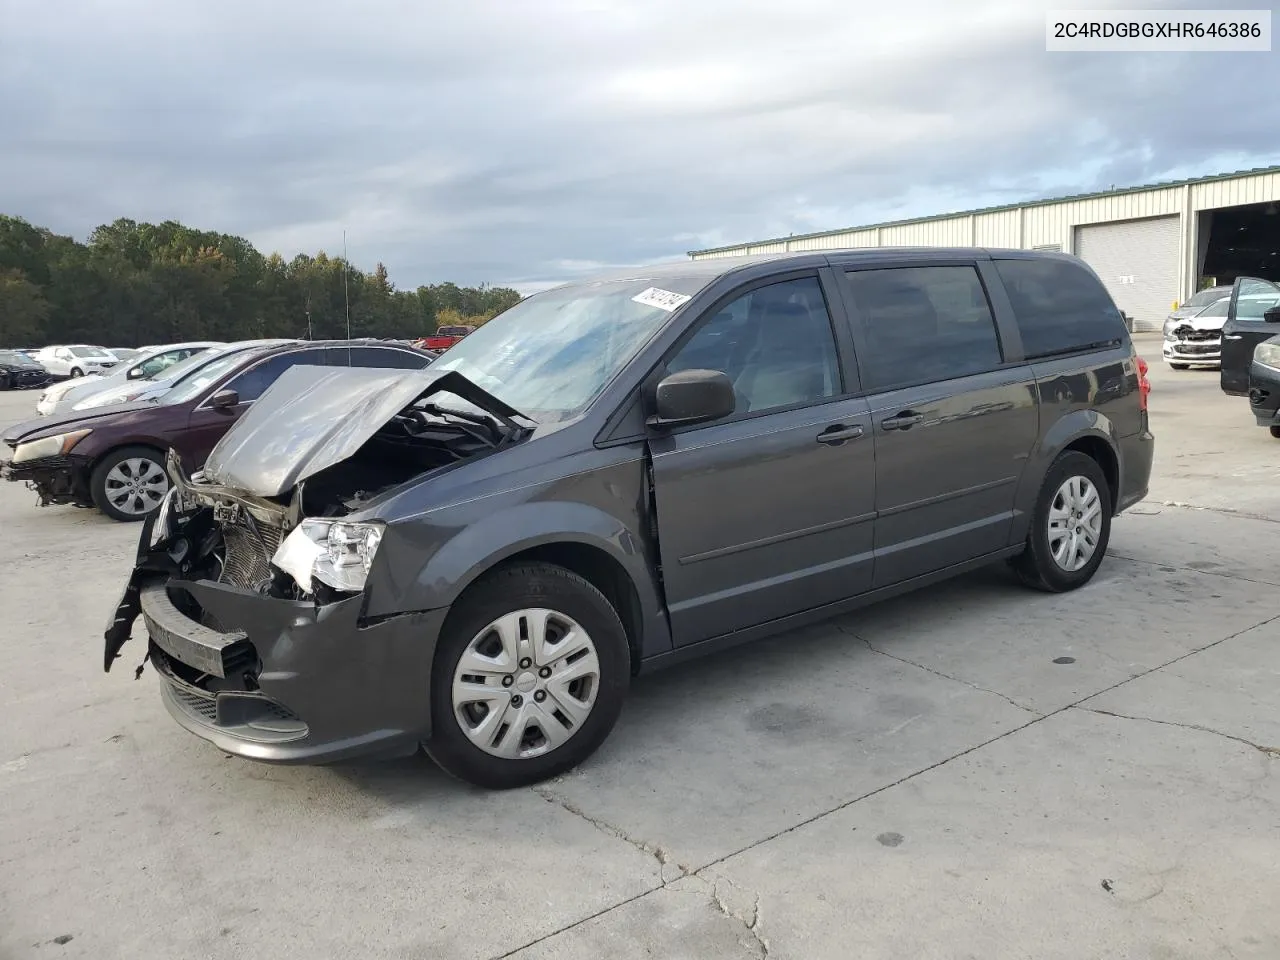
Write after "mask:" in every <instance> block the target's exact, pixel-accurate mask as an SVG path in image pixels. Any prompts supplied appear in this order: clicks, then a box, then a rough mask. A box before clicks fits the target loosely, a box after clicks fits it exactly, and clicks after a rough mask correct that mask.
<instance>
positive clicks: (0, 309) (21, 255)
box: [0, 215, 520, 349]
mask: <svg viewBox="0 0 1280 960" xmlns="http://www.w3.org/2000/svg"><path fill="white" fill-rule="evenodd" d="M519 300H520V294H519V293H517V292H516V291H515V290H512V289H510V288H506V287H491V286H488V285H485V284H482V285H481V286H479V287H460V286H458V285H456V284H453V283H438V284H431V285H428V286H420V287H418V288H416V289H414V290H398V289H396V288H395V286H394V285H393V284H392V283H391V280H390V278H389V277H388V276H387V270H386V267H384V266H383V265H382V264H381V263H379V264H378V265H377V266H376V267H375V268H374V270H373V271H372V272H370V273H365V272H363V271H361V270H357V269H355V268H354V267H352V266H351V265H350V264H348V263H347V262H346V260H345V259H343V258H342V257H335V256H330V255H328V254H326V253H324V252H323V251H321V252H319V253H317V254H316V255H315V256H308V255H306V254H299V255H298V256H296V257H294V258H293V259H292V260H285V259H284V258H283V257H281V256H280V254H278V253H272V254H269V255H264V254H262V253H260V252H259V251H258V250H256V249H255V248H254V246H253V244H251V243H249V241H247V240H245V239H244V238H242V237H236V236H231V235H230V234H225V233H216V232H212V231H207V230H196V229H194V228H191V227H187V226H183V225H182V224H180V223H176V222H174V221H165V222H164V223H159V224H151V223H137V222H135V221H133V220H127V219H121V220H116V221H115V222H114V223H111V224H106V225H103V226H100V227H98V228H97V229H95V230H94V231H93V232H92V233H91V234H90V235H89V238H88V242H87V243H81V242H79V241H77V240H75V239H74V238H72V237H67V236H61V235H59V234H55V233H53V232H52V231H50V230H47V229H44V228H42V227H36V226H33V225H32V224H30V223H28V222H27V221H26V220H23V219H21V218H19V217H10V216H4V215H0V349H2V348H7V347H40V346H45V345H46V344H51V343H93V344H100V345H104V346H116V347H136V346H141V345H145V344H152V343H177V342H181V341H184V340H225V341H232V340H253V339H258V338H262V337H300V338H306V337H308V336H309V337H310V338H312V339H317V340H319V339H341V338H344V337H345V336H346V332H347V313H348V303H349V305H350V318H351V336H353V337H394V338H401V339H411V338H416V337H422V336H426V335H428V334H430V333H432V332H434V331H435V329H436V328H437V327H439V326H444V325H448V324H458V323H466V324H472V325H479V324H482V323H484V322H485V321H486V320H488V319H489V318H490V317H493V316H495V315H496V314H498V313H501V312H502V311H503V310H506V309H507V308H508V307H511V306H513V305H514V304H516V303H518V302H519Z"/></svg>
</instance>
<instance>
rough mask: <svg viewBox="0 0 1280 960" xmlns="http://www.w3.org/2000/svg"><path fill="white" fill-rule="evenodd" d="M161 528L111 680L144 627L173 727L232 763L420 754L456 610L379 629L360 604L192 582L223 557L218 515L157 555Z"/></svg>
mask: <svg viewBox="0 0 1280 960" xmlns="http://www.w3.org/2000/svg"><path fill="white" fill-rule="evenodd" d="M171 473H172V471H171ZM177 479H178V478H177V477H176V476H175V482H176V480H177ZM156 522H157V513H153V514H151V515H149V516H148V517H147V518H146V519H145V520H144V522H143V530H142V534H141V537H140V540H139V548H138V554H137V558H136V564H135V567H134V570H133V572H132V574H131V575H130V577H129V580H128V583H127V584H126V587H125V590H124V594H123V596H122V597H121V600H120V603H119V604H118V605H117V607H116V610H115V612H114V613H113V615H112V618H111V622H110V623H109V624H108V627H107V630H106V633H105V640H106V646H105V651H104V654H105V655H104V662H103V667H104V669H106V670H108V671H109V670H110V669H111V666H112V663H113V662H114V661H115V660H116V659H117V658H118V657H119V655H120V652H121V649H122V648H123V646H124V645H125V643H126V642H127V641H128V640H129V637H130V634H131V632H132V628H133V625H134V623H135V622H136V621H137V620H138V619H139V618H140V619H141V620H142V622H143V623H144V625H145V628H146V632H147V635H148V647H147V651H146V654H145V657H144V658H143V661H142V665H140V666H139V667H138V669H137V675H138V676H140V675H141V674H142V672H143V668H144V666H145V664H146V663H148V662H149V663H150V664H151V665H152V666H153V667H154V668H155V670H156V672H157V673H158V674H159V676H160V683H161V693H162V698H163V701H164V705H165V707H166V708H167V709H168V711H169V713H170V714H171V715H172V716H173V718H174V719H175V720H177V722H178V723H179V724H181V725H182V726H183V727H184V728H186V729H187V730H188V731H190V732H191V733H194V734H196V735H197V736H199V737H202V738H204V739H205V740H208V741H209V742H211V743H213V744H214V745H215V746H217V747H218V748H219V749H221V750H224V751H225V752H227V753H230V754H236V755H238V756H243V757H248V758H251V759H255V760H263V761H271V762H277V763H323V762H330V761H335V760H344V759H349V758H352V757H356V756H369V755H377V756H396V755H404V754H407V753H411V752H413V751H415V750H416V749H417V747H418V744H419V743H420V742H421V741H422V740H423V739H424V738H425V737H426V736H427V735H428V734H429V733H430V699H429V698H430V682H429V681H430V676H431V664H432V660H433V658H434V655H435V644H436V639H437V637H438V635H439V632H440V627H441V626H442V624H443V621H444V616H445V614H446V613H447V611H445V610H433V611H425V612H416V613H406V614H400V615H395V616H390V617H380V618H377V619H376V620H373V619H368V618H365V617H364V616H363V607H364V603H365V595H364V594H357V595H347V596H344V597H342V598H341V599H337V600H334V601H333V602H328V603H325V602H319V601H318V600H316V599H314V598H313V599H307V600H291V599H284V598H281V597H278V596H271V595H268V594H266V593H263V592H261V591H260V590H258V591H255V590H252V589H248V588H246V587H243V586H238V585H235V584H231V583H226V582H218V581H217V580H215V579H209V578H200V577H193V574H194V573H195V572H196V571H198V570H199V569H200V563H201V560H202V557H203V555H204V553H205V552H206V551H209V550H211V549H214V550H216V545H217V542H218V537H219V532H218V526H217V524H216V523H215V522H214V520H213V518H212V515H211V511H209V510H208V509H207V508H206V509H205V510H204V511H202V512H198V513H197V514H196V515H195V516H193V517H189V518H186V519H185V520H180V521H176V522H174V524H173V526H174V529H173V530H172V532H168V533H162V534H161V535H160V537H159V538H158V539H157V540H156V542H155V543H154V545H152V539H153V535H154V534H155V525H156Z"/></svg>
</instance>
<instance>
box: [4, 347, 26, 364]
mask: <svg viewBox="0 0 1280 960" xmlns="http://www.w3.org/2000/svg"><path fill="white" fill-rule="evenodd" d="M0 363H11V364H13V365H14V366H16V367H29V366H31V360H30V359H29V358H27V357H26V356H24V355H23V354H21V353H17V352H16V351H14V350H0Z"/></svg>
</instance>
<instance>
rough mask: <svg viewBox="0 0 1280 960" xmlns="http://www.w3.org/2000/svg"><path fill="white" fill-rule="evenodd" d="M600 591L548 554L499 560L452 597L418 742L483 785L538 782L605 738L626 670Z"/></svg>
mask: <svg viewBox="0 0 1280 960" xmlns="http://www.w3.org/2000/svg"><path fill="white" fill-rule="evenodd" d="M628 651H629V648H628V645H627V635H626V631H625V630H623V627H622V622H621V621H620V620H619V619H618V614H617V611H615V610H614V609H613V607H612V606H611V605H610V603H609V601H608V600H606V599H605V597H604V594H602V593H601V592H600V591H599V590H597V589H596V588H595V587H593V586H592V585H591V584H590V583H588V582H587V581H586V580H584V579H583V578H582V577H580V576H578V575H577V574H575V573H572V572H570V571H569V570H566V569H564V568H563V567H557V566H554V565H552V564H547V563H521V564H515V565H512V566H508V567H501V568H499V569H497V570H495V571H493V572H491V573H489V574H486V575H485V576H484V577H483V578H482V579H481V580H479V581H477V582H476V583H475V584H474V585H473V586H472V587H470V588H469V589H468V590H467V591H466V592H465V593H464V594H463V595H462V597H461V598H460V599H459V600H458V602H457V603H456V604H454V607H453V610H452V611H450V613H449V616H448V619H447V620H446V621H445V625H444V628H443V630H442V631H441V634H440V642H439V644H438V645H437V647H436V655H435V662H434V665H433V668H432V674H431V737H430V739H429V740H428V741H427V742H426V743H424V744H423V747H424V748H425V749H426V752H427V753H428V754H429V755H430V756H431V758H432V759H433V760H435V762H436V763H438V764H439V765H440V766H441V767H442V768H444V769H445V770H446V771H447V772H449V773H450V774H452V775H453V776H455V777H457V778H458V779H460V780H465V781H467V782H468V783H472V784H475V785H476V786H480V787H487V788H491V789H508V788H511V787H522V786H528V785H530V784H534V783H538V782H539V781H542V780H546V779H548V778H549V777H554V776H556V775H558V774H561V773H564V772H565V771H566V770H569V769H571V768H573V767H575V766H577V765H578V764H579V763H581V762H582V761H583V760H585V759H586V758H587V757H589V756H590V755H591V754H592V753H594V752H595V750H596V748H597V747H599V746H600V744H601V743H603V742H604V740H605V738H606V737H607V736H608V735H609V731H610V730H612V729H613V725H614V723H615V722H617V719H618V715H619V714H620V713H621V711H622V701H623V699H624V698H625V697H626V693H627V687H628V685H629V684H630V681H631V660H630V655H629V652H628Z"/></svg>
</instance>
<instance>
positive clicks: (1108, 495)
mask: <svg viewBox="0 0 1280 960" xmlns="http://www.w3.org/2000/svg"><path fill="white" fill-rule="evenodd" d="M1111 503H1112V492H1111V489H1110V486H1109V485H1108V483H1107V478H1106V475H1105V474H1104V473H1103V472H1102V468H1101V467H1100V466H1098V462H1097V461H1096V460H1094V459H1093V458H1092V457H1090V456H1087V455H1086V454H1083V453H1080V452H1078V451H1075V450H1069V451H1067V452H1066V453H1063V454H1062V455H1061V456H1059V457H1058V459H1056V460H1055V461H1054V462H1053V464H1052V465H1051V466H1050V467H1049V472H1048V473H1047V474H1045V478H1044V484H1043V485H1042V486H1041V488H1040V494H1039V496H1038V497H1037V498H1036V507H1035V510H1034V511H1033V513H1032V516H1031V531H1030V532H1029V533H1028V534H1027V545H1026V548H1025V549H1024V550H1023V551H1022V553H1020V554H1018V556H1016V557H1014V558H1013V560H1012V566H1013V569H1014V570H1015V571H1017V574H1018V577H1019V579H1021V580H1022V582H1023V583H1025V584H1026V585H1027V586H1029V587H1032V588H1034V589H1036V590H1043V591H1045V592H1047V593H1064V592H1066V591H1068V590H1075V589H1078V588H1079V587H1083V586H1084V585H1085V584H1086V583H1088V582H1089V581H1090V580H1092V579H1093V575H1094V574H1095V573H1096V572H1097V571H1098V567H1099V565H1100V564H1101V563H1102V558H1103V557H1104V556H1106V552H1107V543H1108V542H1109V541H1110V539H1111ZM1095 508H1096V510H1097V513H1096V514H1095V513H1094V510H1095ZM1086 554H1087V555H1086Z"/></svg>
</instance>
